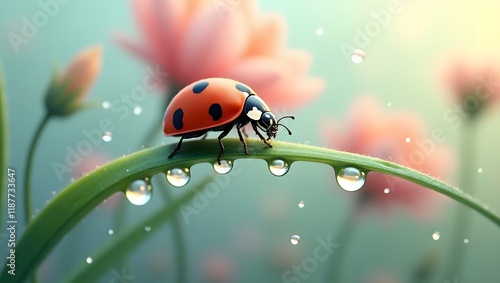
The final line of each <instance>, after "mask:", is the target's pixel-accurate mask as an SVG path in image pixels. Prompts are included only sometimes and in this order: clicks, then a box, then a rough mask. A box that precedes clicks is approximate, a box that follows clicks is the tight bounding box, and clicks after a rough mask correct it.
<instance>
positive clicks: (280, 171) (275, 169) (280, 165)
mask: <svg viewBox="0 0 500 283" xmlns="http://www.w3.org/2000/svg"><path fill="white" fill-rule="evenodd" d="M288 169H290V166H289V165H288V163H286V162H285V161H284V160H281V159H276V160H273V161H271V162H270V163H269V171H270V172H271V173H272V174H273V175H274V176H283V175H285V174H286V173H287V172H288Z"/></svg>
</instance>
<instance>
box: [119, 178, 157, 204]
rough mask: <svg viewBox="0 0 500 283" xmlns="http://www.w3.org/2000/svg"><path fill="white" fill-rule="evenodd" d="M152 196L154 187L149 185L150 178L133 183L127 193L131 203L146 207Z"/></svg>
mask: <svg viewBox="0 0 500 283" xmlns="http://www.w3.org/2000/svg"><path fill="white" fill-rule="evenodd" d="M152 194H153V187H152V186H151V184H150V183H149V178H146V180H136V181H133V182H132V183H130V185H129V186H128V187H127V191H126V192H125V195H126V196H127V199H128V200H129V201H130V203H132V204H135V205H145V204H146V203H148V202H149V201H150V200H151V196H152Z"/></svg>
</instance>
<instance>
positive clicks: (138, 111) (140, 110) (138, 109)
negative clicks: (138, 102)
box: [134, 106, 142, 115]
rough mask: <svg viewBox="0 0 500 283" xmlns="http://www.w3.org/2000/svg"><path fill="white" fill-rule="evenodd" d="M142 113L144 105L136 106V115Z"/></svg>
mask: <svg viewBox="0 0 500 283" xmlns="http://www.w3.org/2000/svg"><path fill="white" fill-rule="evenodd" d="M141 113H142V107H141V106H136V107H134V114H135V115H141Z"/></svg>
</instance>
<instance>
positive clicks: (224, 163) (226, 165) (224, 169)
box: [214, 160, 233, 174]
mask: <svg viewBox="0 0 500 283" xmlns="http://www.w3.org/2000/svg"><path fill="white" fill-rule="evenodd" d="M231 169H233V162H231V160H221V161H220V165H219V163H218V162H215V163H214V170H215V172H217V173H219V174H227V173H229V171H231Z"/></svg>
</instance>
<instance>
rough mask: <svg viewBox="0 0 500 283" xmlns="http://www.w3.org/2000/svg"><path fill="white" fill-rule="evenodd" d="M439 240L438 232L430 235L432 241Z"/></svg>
mask: <svg viewBox="0 0 500 283" xmlns="http://www.w3.org/2000/svg"><path fill="white" fill-rule="evenodd" d="M439 238H441V234H439V232H438V231H436V232H434V233H432V239H433V240H434V241H437V240H439Z"/></svg>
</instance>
